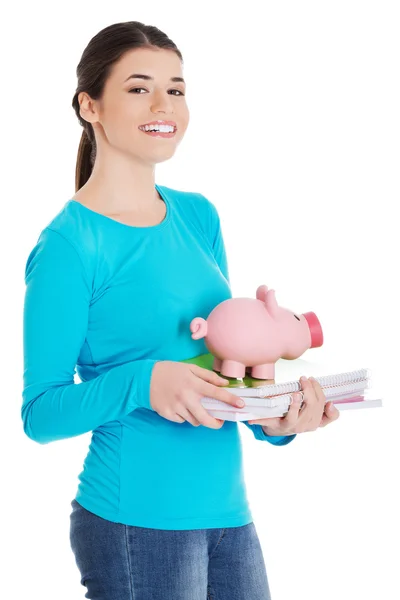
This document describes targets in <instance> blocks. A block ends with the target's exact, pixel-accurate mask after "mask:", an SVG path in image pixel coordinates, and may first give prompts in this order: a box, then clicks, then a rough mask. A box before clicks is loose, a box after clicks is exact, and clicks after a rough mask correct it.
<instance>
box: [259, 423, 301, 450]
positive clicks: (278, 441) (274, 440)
mask: <svg viewBox="0 0 400 600" xmlns="http://www.w3.org/2000/svg"><path fill="white" fill-rule="evenodd" d="M257 427H259V435H258V436H257V437H258V439H259V440H266V441H267V442H269V443H270V444H272V445H273V446H286V445H287V444H290V442H292V441H293V440H294V438H295V437H296V435H297V434H293V435H267V434H266V433H265V432H264V430H263V428H262V425H258V426H257Z"/></svg>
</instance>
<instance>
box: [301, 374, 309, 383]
mask: <svg viewBox="0 0 400 600" xmlns="http://www.w3.org/2000/svg"><path fill="white" fill-rule="evenodd" d="M310 379H311V377H310ZM300 381H301V382H302V383H304V382H305V381H307V377H304V375H303V376H302V377H300Z"/></svg>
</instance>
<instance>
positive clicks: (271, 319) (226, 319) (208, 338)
mask: <svg viewBox="0 0 400 600" xmlns="http://www.w3.org/2000/svg"><path fill="white" fill-rule="evenodd" d="M190 331H191V332H192V338H193V339H194V340H198V339H201V338H205V344H206V346H207V348H208V350H209V352H210V353H211V354H212V355H213V356H214V362H213V369H214V371H218V372H220V373H221V375H224V376H226V377H232V378H243V377H245V375H246V367H247V368H249V370H250V373H251V375H250V376H251V377H253V378H256V379H275V363H276V361H277V360H278V359H279V358H285V359H294V358H298V357H299V356H301V355H302V354H303V353H304V352H305V351H306V350H307V349H308V348H317V347H319V346H322V343H323V334H322V328H321V324H320V322H319V320H318V318H317V316H316V314H315V313H313V312H307V313H304V314H300V315H297V314H296V313H293V311H291V310H288V309H287V308H283V307H281V306H279V305H278V303H277V301H276V298H275V291H274V290H268V287H267V286H266V285H261V286H260V287H259V288H258V289H257V292H256V299H254V298H229V299H228V300H224V301H223V302H221V303H220V304H218V305H217V306H216V307H215V308H214V310H212V311H211V313H210V314H209V316H208V318H207V320H206V319H202V318H201V317H196V318H195V319H193V320H192V321H191V323H190Z"/></svg>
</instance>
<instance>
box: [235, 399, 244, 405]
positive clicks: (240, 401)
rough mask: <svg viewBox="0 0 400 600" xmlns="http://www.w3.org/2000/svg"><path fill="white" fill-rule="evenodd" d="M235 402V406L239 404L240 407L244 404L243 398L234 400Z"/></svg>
mask: <svg viewBox="0 0 400 600" xmlns="http://www.w3.org/2000/svg"><path fill="white" fill-rule="evenodd" d="M236 404H237V406H240V407H242V406H244V402H243V400H238V401H237V402H236Z"/></svg>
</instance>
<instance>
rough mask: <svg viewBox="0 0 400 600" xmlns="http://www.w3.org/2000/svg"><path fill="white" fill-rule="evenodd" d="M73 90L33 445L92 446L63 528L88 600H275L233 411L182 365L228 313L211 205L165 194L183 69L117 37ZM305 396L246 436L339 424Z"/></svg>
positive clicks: (43, 269)
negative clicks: (86, 438)
mask: <svg viewBox="0 0 400 600" xmlns="http://www.w3.org/2000/svg"><path fill="white" fill-rule="evenodd" d="M77 76H78V87H77V90H76V93H75V96H74V98H73V102H72V104H73V108H74V110H75V112H76V115H77V117H78V119H79V122H80V123H81V125H82V126H83V133H82V139H81V143H80V147H79V152H78V160H77V167H76V186H75V187H76V193H75V195H74V196H73V197H72V198H71V199H69V200H68V201H67V202H66V204H65V205H64V206H63V208H62V209H61V210H60V212H59V213H58V214H57V215H56V216H55V217H54V219H53V220H52V221H51V222H50V223H49V224H48V226H46V227H45V228H44V229H43V230H42V232H41V234H40V237H39V239H38V242H37V244H36V246H35V247H34V249H33V250H32V252H31V253H30V255H29V257H28V260H27V265H26V296H25V306H24V353H25V354H24V356H25V371H24V391H23V407H22V418H23V423H24V431H25V432H26V434H27V435H28V436H29V437H30V438H31V439H33V440H35V441H37V442H39V443H42V444H45V443H49V442H51V441H55V440H59V439H65V438H68V437H73V436H76V435H80V434H83V433H87V432H89V431H92V438H91V443H90V447H89V452H88V454H87V456H86V459H85V464H84V467H83V470H82V472H81V474H80V476H79V480H80V482H79V486H78V490H77V494H76V497H75V499H74V500H73V501H72V508H73V510H72V513H71V529H70V540H71V547H72V550H73V552H74V555H75V559H76V563H77V565H78V568H79V570H80V573H81V583H82V585H84V586H86V588H87V593H86V594H85V596H86V597H87V598H92V599H96V600H100V599H101V600H109V599H110V600H111V599H112V600H128V599H129V598H135V600H149V599H151V600H167V599H172V598H174V600H205V599H206V598H208V599H211V598H218V600H239V599H246V600H267V599H269V598H270V592H269V587H268V580H267V574H266V569H265V565H264V560H263V555H262V551H261V547H260V543H259V540H258V536H257V532H256V530H255V526H254V523H253V521H252V517H251V513H250V509H249V506H248V502H247V497H246V490H245V485H244V478H243V470H242V456H241V445H240V436H239V431H238V424H237V423H236V422H232V421H227V422H224V421H220V420H218V419H214V418H213V417H211V416H210V415H209V414H208V413H207V411H206V410H205V409H204V408H203V406H202V404H201V402H200V399H201V397H202V396H212V397H214V398H217V399H219V400H222V401H224V402H226V403H228V404H236V402H237V401H238V398H237V397H236V396H234V395H233V394H231V393H230V392H229V391H228V390H227V389H223V386H225V385H226V384H227V383H228V381H227V380H225V379H223V378H221V377H220V376H218V374H217V373H214V372H211V371H209V370H207V369H202V368H200V367H198V366H195V365H191V364H186V363H185V364H184V363H182V362H179V361H182V360H184V359H187V358H190V357H193V356H197V355H199V354H204V353H206V352H207V348H206V346H205V345H204V342H203V341H202V340H198V341H195V340H193V339H192V338H191V335H190V330H189V324H190V321H191V319H192V318H193V316H204V317H207V316H208V314H209V313H210V312H211V310H212V309H213V308H214V306H216V305H217V304H218V303H220V302H222V301H223V300H225V299H227V298H229V297H231V290H230V284H229V276H228V268H227V260H226V254H225V248H224V243H223V237H222V233H221V226H220V221H219V217H218V213H217V210H216V208H215V207H214V205H213V204H212V203H211V202H210V201H209V200H208V199H207V198H205V197H204V196H203V195H202V194H200V193H195V192H183V191H178V190H174V189H171V188H168V187H165V186H160V185H155V164H157V163H159V162H162V161H165V160H168V159H169V158H171V157H172V156H173V154H174V152H175V150H176V148H177V146H178V144H179V142H180V141H181V140H182V138H183V136H184V134H185V131H186V129H187V126H188V122H189V112H188V107H187V104H186V101H185V82H184V79H183V77H182V56H181V54H180V52H179V50H178V49H177V47H176V46H175V44H174V43H173V42H172V41H171V40H170V39H169V38H168V37H167V36H166V35H165V34H164V33H162V32H161V31H159V30H158V29H157V28H155V27H150V26H146V25H144V24H142V23H139V22H127V23H119V24H115V25H111V26H110V27H107V28H105V29H104V30H102V31H100V32H99V33H98V34H97V35H96V36H95V37H94V38H93V39H92V40H91V41H90V42H89V44H88V46H87V48H86V49H85V51H84V52H83V55H82V57H81V60H80V63H79V65H78V68H77ZM149 123H157V124H161V129H160V131H158V132H153V133H152V132H151V131H149V129H150V126H149V125H148V124H149ZM75 367H77V372H78V374H79V376H80V379H81V380H82V382H81V383H79V384H75V383H74V372H75ZM302 389H303V393H304V401H305V402H304V407H305V408H304V409H302V411H300V412H299V406H300V403H299V402H296V403H293V404H292V405H291V407H290V410H289V412H288V414H287V416H286V417H284V418H277V419H264V420H260V421H257V422H256V423H245V424H246V425H247V426H248V427H249V428H250V429H251V430H252V431H253V433H254V436H255V438H256V439H257V440H260V441H263V440H265V441H267V442H270V443H272V444H274V445H285V444H288V443H289V442H291V441H292V440H293V439H294V438H295V437H296V434H297V433H300V432H304V431H312V430H314V429H316V428H317V427H319V426H324V425H326V424H328V423H330V422H332V421H334V420H336V419H337V417H338V415H339V413H338V411H337V409H335V408H334V409H333V411H330V410H329V407H330V406H331V403H328V404H327V405H326V406H325V397H324V394H323V391H322V389H321V388H320V386H319V385H318V384H317V382H312V381H310V380H308V381H307V380H306V381H305V382H304V383H303V384H302ZM295 396H296V397H297V396H300V394H297V395H295ZM200 425H202V427H200Z"/></svg>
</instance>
